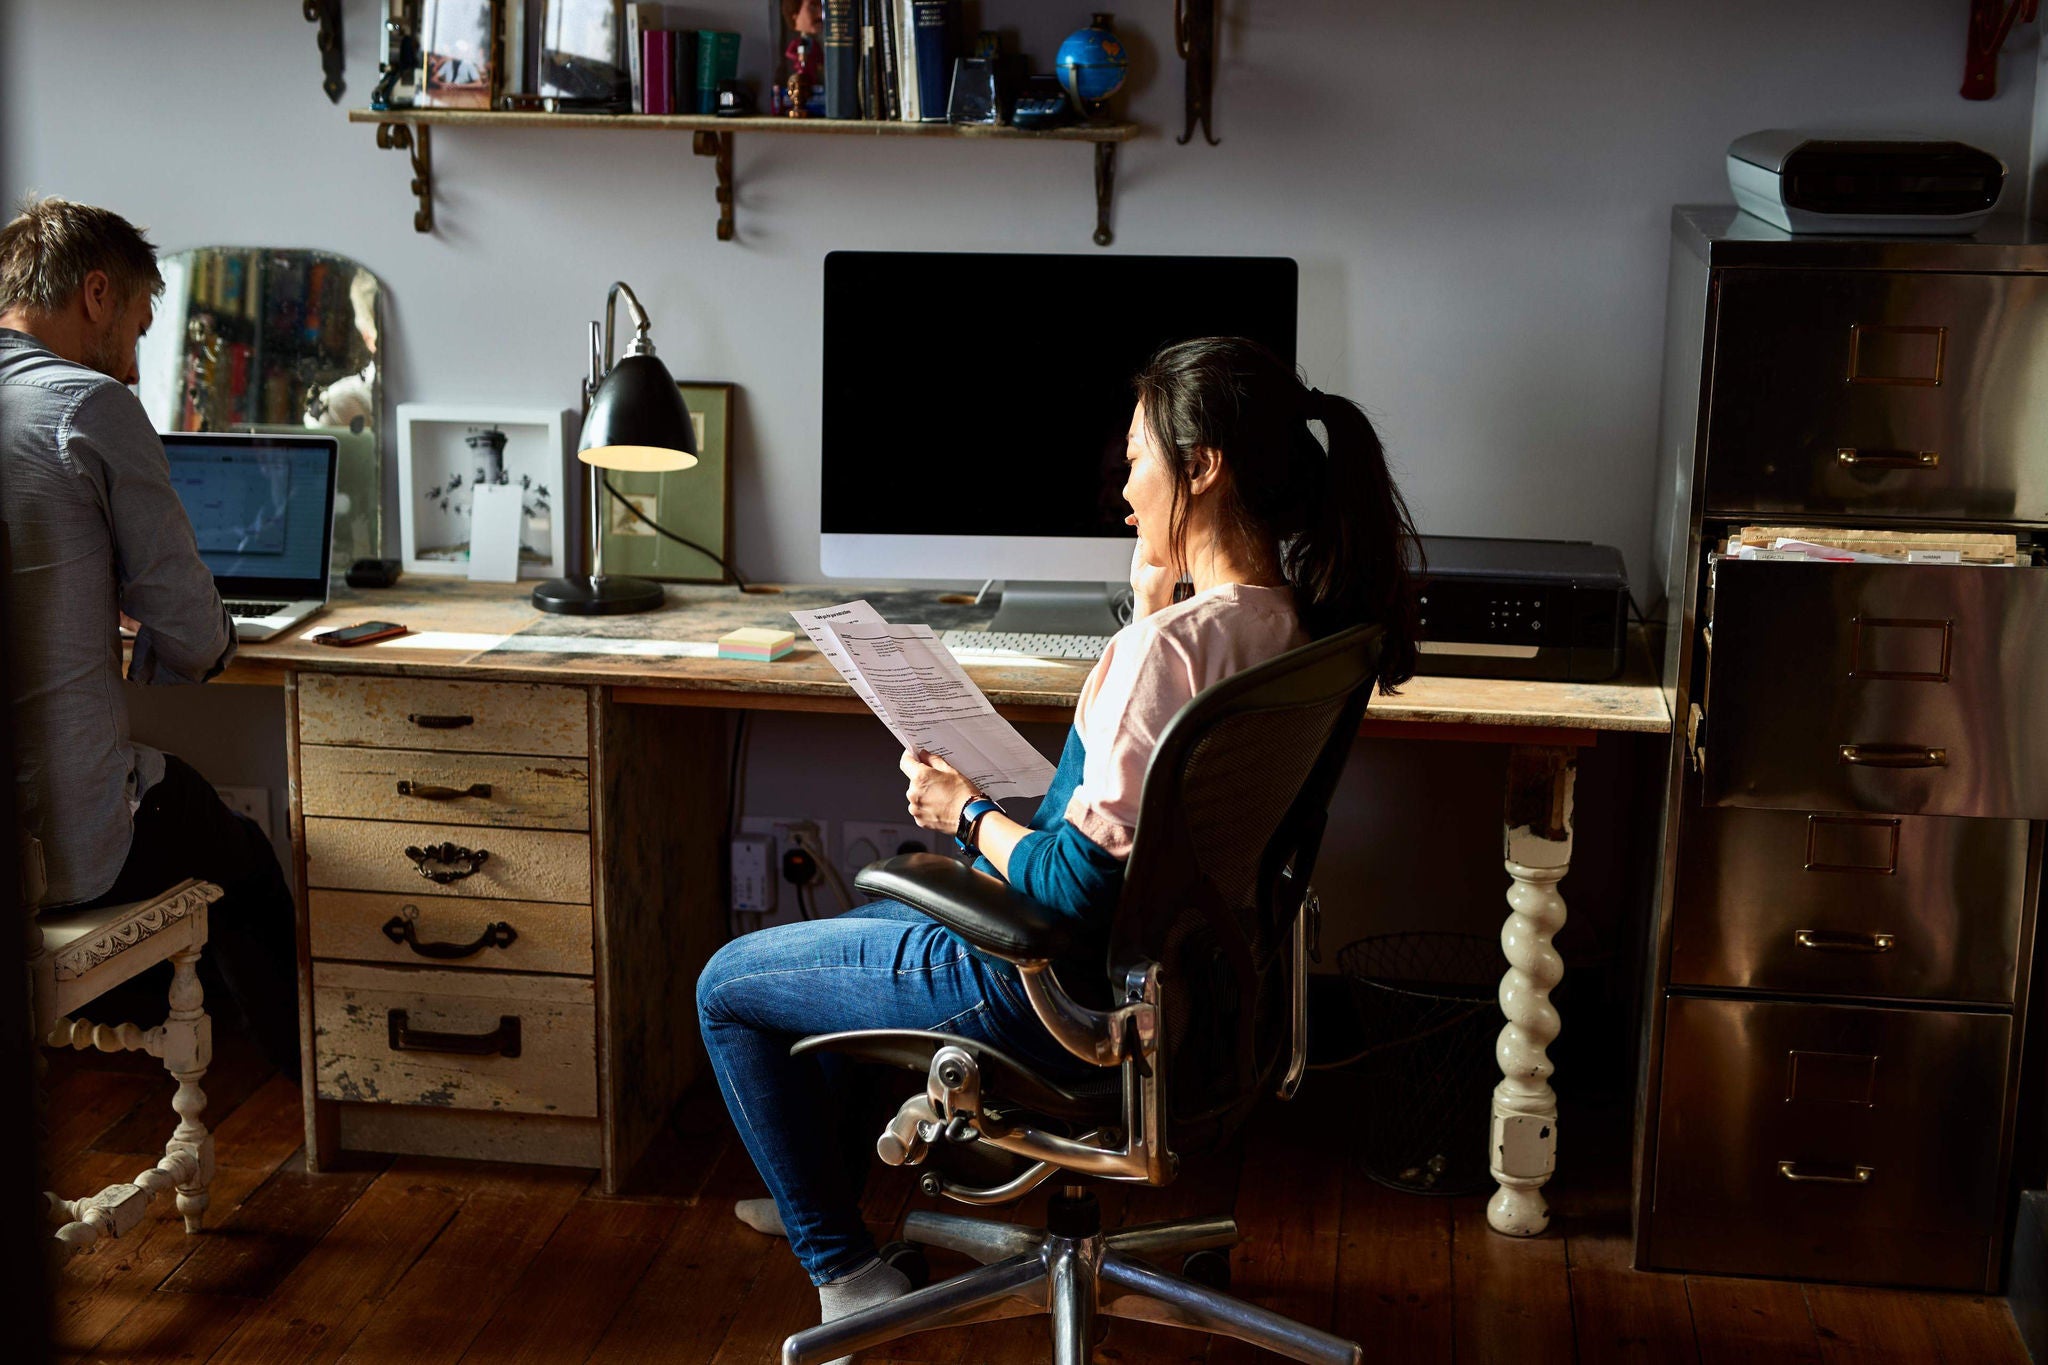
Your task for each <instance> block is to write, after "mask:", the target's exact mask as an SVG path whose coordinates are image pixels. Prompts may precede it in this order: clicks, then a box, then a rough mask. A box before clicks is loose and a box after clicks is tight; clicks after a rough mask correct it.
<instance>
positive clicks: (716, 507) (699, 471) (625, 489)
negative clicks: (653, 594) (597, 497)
mask: <svg viewBox="0 0 2048 1365" xmlns="http://www.w3.org/2000/svg"><path fill="white" fill-rule="evenodd" d="M676 387H677V388H679V389H681V390H682V393H683V402H684V403H685V404H687V405H688V406H689V409H690V421H691V423H692V425H694V426H695V427H696V430H697V465H696V467H695V468H694V469H679V470H676V471H674V472H673V473H669V474H639V473H629V472H627V471H624V470H617V469H614V470H610V471H608V474H607V477H608V478H609V479H610V481H611V485H612V487H613V488H616V489H617V490H618V491H619V492H620V493H622V494H624V495H625V496H624V498H615V497H607V498H606V499H605V525H604V570H605V572H606V573H620V574H630V575H632V576H633V577H635V578H652V579H657V580H660V581H663V582H668V583H729V582H731V581H732V578H731V576H730V575H729V574H727V573H726V571H725V570H724V569H722V568H720V567H719V566H718V564H717V563H716V562H715V561H713V560H712V559H711V558H710V557H709V556H707V555H703V554H700V553H698V552H697V551H696V550H693V549H691V548H690V547H689V546H687V545H680V544H677V543H676V542H675V541H673V540H670V539H669V538H668V537H667V536H665V535H662V534H661V532H659V531H657V530H655V529H654V527H652V526H649V525H648V524H647V522H646V521H642V520H641V519H640V517H636V516H634V515H633V512H632V511H631V510H629V509H628V508H627V507H626V506H625V503H626V502H628V501H630V502H631V504H632V506H633V508H637V509H638V510H639V512H640V514H641V516H644V517H646V518H647V519H648V520H649V521H654V522H658V523H659V524H660V525H662V526H663V527H666V528H667V529H668V530H671V531H673V532H675V533H676V534H677V535H679V536H682V537H684V538H685V539H687V540H693V541H695V542H696V543H697V544H699V545H701V546H703V547H704V548H705V549H707V550H709V551H711V553H712V554H715V555H717V556H718V557H719V559H723V560H725V561H727V562H728V563H730V562H731V560H732V463H731V460H732V395H733V386H732V385H731V384H691V383H680V384H677V385H676Z"/></svg>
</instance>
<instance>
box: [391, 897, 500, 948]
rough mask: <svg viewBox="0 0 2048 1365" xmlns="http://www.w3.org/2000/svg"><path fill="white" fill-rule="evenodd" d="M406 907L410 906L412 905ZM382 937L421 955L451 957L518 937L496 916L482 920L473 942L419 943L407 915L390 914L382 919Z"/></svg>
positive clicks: (496, 945) (497, 946) (494, 946)
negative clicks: (478, 932)
mask: <svg viewBox="0 0 2048 1365" xmlns="http://www.w3.org/2000/svg"><path fill="white" fill-rule="evenodd" d="M406 908H407V909H408V910H410V909H413V908H414V907H412V906H407V907H406ZM384 937H386V938H388V939H390V940H391V941H392V942H393V943H401V944H404V945H405V946H406V947H408V948H410V949H412V950H413V951H414V952H415V953H417V954H419V955H420V956H421V957H435V958H441V959H443V960H453V959H455V958H463V957H475V956H476V955H477V954H478V953H480V952H482V951H483V950H484V949H486V948H509V947H511V946H512V944H513V943H514V942H515V941H516V940H517V939H518V937H519V934H518V932H517V931H516V930H514V929H513V927H512V926H511V925H509V924H507V923H505V922H504V921H503V920H497V921H494V922H493V923H490V924H486V925H485V926H484V931H483V933H481V934H479V935H478V936H477V940H476V942H474V943H422V942H420V940H419V936H418V935H417V934H415V933H414V932H413V927H412V920H411V919H409V918H407V917H406V916H404V915H393V916H392V917H391V918H390V919H388V920H386V921H385V923H384Z"/></svg>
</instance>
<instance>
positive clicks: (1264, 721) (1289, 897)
mask: <svg viewBox="0 0 2048 1365" xmlns="http://www.w3.org/2000/svg"><path fill="white" fill-rule="evenodd" d="M1380 636H1381V632H1380V629H1379V627H1377V626H1354V627H1352V628H1350V629H1348V630H1345V631H1341V632H1339V633H1337V634H1335V635H1332V636H1329V637H1328V638H1326V639H1322V640H1318V641H1316V642H1315V643H1313V644H1309V645H1304V646H1302V647H1301V648H1300V649H1295V650H1290V651H1289V652H1288V653H1286V654H1283V655H1281V656H1280V657H1279V658H1277V659H1271V660H1269V661H1267V662H1266V663H1263V664H1260V665H1258V666H1256V667H1254V668H1249V669H1246V670H1245V671H1244V672H1242V673H1238V674H1236V675H1234V676H1232V677H1229V678H1226V679H1224V680H1223V681H1221V682H1219V683H1217V684H1215V685H1214V686H1213V687H1210V688H1207V689H1206V690H1204V691H1203V692H1202V693H1201V694H1200V695H1198V696H1196V697H1195V698H1194V700H1192V701H1190V702H1189V703H1188V704H1187V705H1186V706H1185V707H1183V708H1182V709H1181V712H1180V714H1179V715H1178V716H1176V717H1174V719H1173V721H1172V723H1171V724H1170V725H1169V726H1168V727H1167V730H1166V733H1165V734H1164V735H1163V736H1161V737H1160V741H1159V747H1158V749H1157V750H1156V751H1155V752H1154V753H1153V756H1152V762H1151V765H1150V767H1149V768H1147V770H1146V773H1145V789H1144V794H1143V796H1142V798H1141V799H1140V803H1139V813H1138V829H1137V835H1136V838H1135V842H1134V844H1133V846H1132V849H1131V857H1130V861H1129V863H1128V864H1127V865H1126V870H1125V874H1124V889H1123V895H1122V898H1121V900H1120V901H1119V902H1118V905H1117V911H1116V916H1115V918H1114V920H1113V922H1112V924H1111V926H1110V947H1109V964H1110V974H1111V980H1112V982H1120V981H1121V980H1122V978H1123V974H1124V972H1125V971H1126V970H1127V969H1128V968H1129V967H1130V966H1131V965H1132V964H1134V963H1136V962H1139V961H1151V962H1156V963H1158V964H1159V965H1160V966H1161V967H1162V968H1163V977H1164V986H1165V999H1166V1017H1165V1020H1164V1029H1163V1034H1164V1041H1163V1043H1162V1048H1161V1055H1160V1060H1159V1065H1160V1066H1161V1067H1163V1068H1164V1078H1165V1084H1166V1098H1167V1105H1168V1124H1169V1132H1170V1136H1171V1139H1172V1141H1173V1144H1174V1146H1175V1148H1176V1149H1178V1150H1181V1151H1196V1150H1201V1149H1203V1148H1206V1147H1210V1146H1213V1145H1215V1144H1217V1143H1220V1142H1222V1141H1223V1140H1224V1139H1226V1138H1228V1137H1229V1135H1230V1134H1231V1133H1232V1132H1233V1131H1235V1129H1236V1128H1237V1126H1238V1124H1239V1123H1241V1122H1242V1121H1243V1119H1244V1118H1245V1116H1246V1115H1248V1114H1249V1113H1250V1112H1251V1110H1252V1107H1253V1106H1254V1105H1255V1104H1256V1103H1257V1101H1258V1098H1259V1095H1260V1093H1261V1092H1262V1091H1264V1090H1266V1089H1268V1088H1269V1087H1270V1086H1271V1084H1272V1082H1273V1080H1274V1078H1275V1076H1276V1075H1277V1074H1278V1071H1279V1069H1280V1068H1281V1067H1283V1066H1284V1065H1285V1064H1286V1060H1287V1056H1288V1052H1289V1048H1290V1045H1291V1037H1290V1028H1291V1024H1292V1017H1291V1011H1290V1009H1289V999H1288V990H1287V975H1286V967H1287V958H1288V948H1289V945H1290V943H1291V937H1290V936H1291V934H1292V933H1293V929H1294V920H1295V916H1296V914H1297V913H1298V912H1299V910H1300V896H1301V890H1300V888H1302V887H1305V886H1306V885H1307V883H1308V878H1309V875H1310V873H1311V871H1312V870H1313V868H1314V866H1315V860H1316V854H1317V851H1318V850H1319V848H1320V847H1321V843H1322V836H1323V826H1324V823H1325V820H1326V818H1327V811H1328V807H1329V803H1330V796H1331V793H1332V792H1334V791H1335V790H1336V786H1337V779H1338V777H1339V776H1340V775H1341V774H1342V773H1343V771H1344V763H1345V760H1346V759H1348V758H1349V757H1350V753H1351V745H1352V741H1353V740H1354V738H1355V737H1356V736H1357V733H1358V723H1359V720H1360V718H1361V717H1362V716H1363V715H1364V713H1365V707H1366V703H1367V702H1368V701H1369V700H1370V699H1371V697H1372V685H1373V681H1374V677H1375V675H1376V672H1377V669H1378V664H1379V652H1380Z"/></svg>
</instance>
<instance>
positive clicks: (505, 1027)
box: [385, 1010, 519, 1057]
mask: <svg viewBox="0 0 2048 1365" xmlns="http://www.w3.org/2000/svg"><path fill="white" fill-rule="evenodd" d="M385 1019H386V1021H387V1022H388V1023H389V1024H390V1026H391V1050H392V1051H393V1052H452V1053H454V1054H455V1055H457V1056H459V1057H517V1056H518V1055H519V1016H518V1015H516V1014H501V1015H499V1016H498V1026H497V1027H496V1028H494V1029H492V1030H491V1031H490V1032H489V1033H434V1032H431V1031H429V1030H427V1029H416V1028H414V1027H412V1025H411V1024H410V1023H408V1022H407V1020H406V1012H405V1011H404V1010H392V1011H391V1012H390V1013H389V1014H387V1015H386V1016H385Z"/></svg>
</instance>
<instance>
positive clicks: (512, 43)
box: [494, 0, 533, 103]
mask: <svg viewBox="0 0 2048 1365" xmlns="http://www.w3.org/2000/svg"><path fill="white" fill-rule="evenodd" d="M498 9H499V16H500V18H499V24H498V93H499V94H500V95H524V94H526V93H527V92H528V91H530V90H532V89H533V83H532V79H531V73H530V68H529V65H528V62H527V57H528V55H529V52H528V47H529V44H528V43H527V40H526V0H502V2H501V3H500V5H499V7H498ZM494 103H495V101H494Z"/></svg>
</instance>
